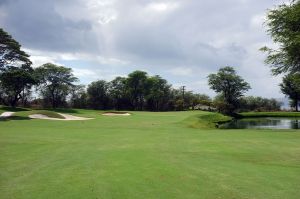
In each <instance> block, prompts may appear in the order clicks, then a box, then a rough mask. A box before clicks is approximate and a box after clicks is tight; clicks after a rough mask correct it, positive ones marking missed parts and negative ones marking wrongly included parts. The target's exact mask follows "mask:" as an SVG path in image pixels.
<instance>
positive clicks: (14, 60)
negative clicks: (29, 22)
mask: <svg viewBox="0 0 300 199" xmlns="http://www.w3.org/2000/svg"><path fill="white" fill-rule="evenodd" d="M16 65H18V66H21V65H27V66H30V65H31V61H30V60H29V55H28V54H26V53H25V52H24V51H22V50H21V45H20V44H19V43H18V42H17V41H16V40H14V39H13V38H12V36H11V35H9V34H8V33H7V32H5V31H4V30H3V29H2V28H0V70H3V69H5V68H6V67H8V66H16Z"/></svg>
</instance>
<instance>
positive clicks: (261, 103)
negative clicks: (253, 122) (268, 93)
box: [239, 96, 282, 112]
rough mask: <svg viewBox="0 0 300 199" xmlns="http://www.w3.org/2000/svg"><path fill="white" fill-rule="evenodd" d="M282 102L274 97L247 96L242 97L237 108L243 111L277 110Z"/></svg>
mask: <svg viewBox="0 0 300 199" xmlns="http://www.w3.org/2000/svg"><path fill="white" fill-rule="evenodd" d="M281 105H282V103H281V102H278V101H277V100H276V99H268V98H262V97H254V96H247V97H242V98H241V100H240V104H239V110H240V111H241V112H243V111H279V110H280V108H281Z"/></svg>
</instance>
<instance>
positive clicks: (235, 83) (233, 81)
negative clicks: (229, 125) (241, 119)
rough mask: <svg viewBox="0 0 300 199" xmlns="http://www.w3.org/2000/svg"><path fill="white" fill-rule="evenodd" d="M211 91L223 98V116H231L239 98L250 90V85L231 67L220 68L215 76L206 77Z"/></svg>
mask: <svg viewBox="0 0 300 199" xmlns="http://www.w3.org/2000/svg"><path fill="white" fill-rule="evenodd" d="M208 84H209V86H210V88H211V89H213V90H214V91H215V92H216V93H219V94H221V95H222V96H223V97H224V102H225V105H226V107H225V110H224V113H225V114H229V115H232V114H234V112H235V111H236V109H237V107H238V103H239V99H240V97H242V96H243V94H244V93H245V92H246V91H247V90H249V89H250V85H249V84H248V83H247V82H245V80H244V79H243V78H242V77H240V76H239V75H237V74H236V72H235V70H234V69H233V68H232V67H229V66H227V67H224V68H221V69H220V70H219V71H218V73H217V74H210V75H209V76H208Z"/></svg>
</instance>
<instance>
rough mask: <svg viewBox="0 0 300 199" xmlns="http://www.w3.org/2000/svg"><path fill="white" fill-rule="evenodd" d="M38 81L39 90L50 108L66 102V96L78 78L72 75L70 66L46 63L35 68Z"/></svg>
mask: <svg viewBox="0 0 300 199" xmlns="http://www.w3.org/2000/svg"><path fill="white" fill-rule="evenodd" d="M35 73H36V74H37V77H38V81H39V90H40V92H41V94H42V96H43V98H44V100H45V101H46V102H47V101H49V102H50V103H51V106H52V108H57V107H58V106H61V105H63V104H64V103H66V97H67V95H68V94H69V93H70V92H71V90H72V87H73V86H74V83H75V82H76V81H78V79H77V78H76V77H75V76H74V75H73V73H72V69H71V68H66V67H64V66H57V65H55V64H51V63H47V64H44V65H42V66H40V67H38V68H36V69H35Z"/></svg>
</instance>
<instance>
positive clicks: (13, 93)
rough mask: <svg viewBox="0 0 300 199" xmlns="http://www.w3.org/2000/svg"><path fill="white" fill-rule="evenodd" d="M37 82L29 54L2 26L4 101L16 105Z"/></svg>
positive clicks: (0, 49)
mask: <svg viewBox="0 0 300 199" xmlns="http://www.w3.org/2000/svg"><path fill="white" fill-rule="evenodd" d="M33 84H35V78H34V75H33V69H32V68H31V61H30V60H29V55H28V54H26V53H25V52H24V51H22V50H21V45H20V44H19V43H18V42H17V41H16V40H14V39H13V38H12V36H11V35H9V34H8V33H7V32H5V31H4V30H3V29H1V28H0V85H1V88H2V93H3V95H2V101H3V102H4V103H7V104H9V105H11V106H16V105H17V103H18V101H19V100H20V99H22V98H23V102H24V101H25V100H24V96H25V92H26V91H28V90H29V89H30V88H31V86H32V85H33Z"/></svg>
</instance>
